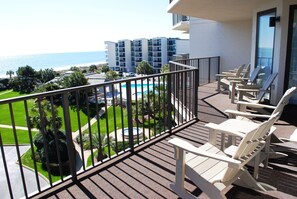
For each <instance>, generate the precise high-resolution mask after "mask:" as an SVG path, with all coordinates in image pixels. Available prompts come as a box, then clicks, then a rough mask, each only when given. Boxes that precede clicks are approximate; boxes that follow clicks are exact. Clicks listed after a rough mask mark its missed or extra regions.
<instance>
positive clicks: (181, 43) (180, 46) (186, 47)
mask: <svg viewBox="0 0 297 199" xmlns="http://www.w3.org/2000/svg"><path fill="white" fill-rule="evenodd" d="M175 42H176V54H187V53H189V52H190V43H189V40H188V39H177V40H176V41H175Z"/></svg>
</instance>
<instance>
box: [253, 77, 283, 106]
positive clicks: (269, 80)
mask: <svg viewBox="0 0 297 199" xmlns="http://www.w3.org/2000/svg"><path fill="white" fill-rule="evenodd" d="M277 74H278V73H272V74H271V75H269V77H268V78H267V80H266V81H265V82H264V84H263V86H262V88H261V89H260V91H259V92H258V96H257V101H258V102H260V101H261V99H262V98H263V97H264V95H265V93H267V91H268V89H269V87H270V86H271V84H272V82H273V81H274V79H275V78H276V76H277Z"/></svg>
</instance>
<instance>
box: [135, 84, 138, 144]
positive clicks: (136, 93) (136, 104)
mask: <svg viewBox="0 0 297 199" xmlns="http://www.w3.org/2000/svg"><path fill="white" fill-rule="evenodd" d="M134 85H135V122H136V127H137V144H139V129H138V126H139V125H138V121H139V120H138V91H137V87H138V84H137V80H135V82H134Z"/></svg>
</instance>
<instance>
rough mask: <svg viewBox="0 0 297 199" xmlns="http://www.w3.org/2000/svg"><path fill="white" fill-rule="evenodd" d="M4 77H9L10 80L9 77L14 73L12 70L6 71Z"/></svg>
mask: <svg viewBox="0 0 297 199" xmlns="http://www.w3.org/2000/svg"><path fill="white" fill-rule="evenodd" d="M6 75H9V79H11V76H12V75H14V72H13V71H12V70H9V71H6Z"/></svg>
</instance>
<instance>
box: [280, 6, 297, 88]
mask: <svg viewBox="0 0 297 199" xmlns="http://www.w3.org/2000/svg"><path fill="white" fill-rule="evenodd" d="M295 10H297V5H291V6H290V11H289V24H288V41H287V55H286V67H285V79H284V91H283V93H284V92H285V91H286V90H287V89H288V87H289V86H288V85H289V75H290V68H291V53H292V37H293V28H292V25H293V22H294V11H295Z"/></svg>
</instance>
